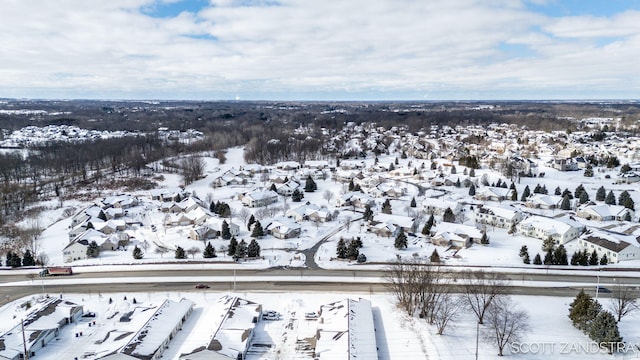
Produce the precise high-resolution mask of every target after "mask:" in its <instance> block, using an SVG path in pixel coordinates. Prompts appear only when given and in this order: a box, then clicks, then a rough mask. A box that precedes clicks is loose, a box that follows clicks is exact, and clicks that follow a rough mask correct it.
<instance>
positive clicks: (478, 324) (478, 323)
mask: <svg viewBox="0 0 640 360" xmlns="http://www.w3.org/2000/svg"><path fill="white" fill-rule="evenodd" d="M479 334H480V321H478V322H477V323H476V360H478V339H479V336H480V335H479Z"/></svg>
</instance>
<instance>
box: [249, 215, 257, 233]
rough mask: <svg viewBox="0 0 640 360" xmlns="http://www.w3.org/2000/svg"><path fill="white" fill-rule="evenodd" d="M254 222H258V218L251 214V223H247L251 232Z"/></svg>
mask: <svg viewBox="0 0 640 360" xmlns="http://www.w3.org/2000/svg"><path fill="white" fill-rule="evenodd" d="M254 222H256V218H255V216H253V214H251V216H250V217H249V221H248V222H247V230H249V231H251V225H253V223H254Z"/></svg>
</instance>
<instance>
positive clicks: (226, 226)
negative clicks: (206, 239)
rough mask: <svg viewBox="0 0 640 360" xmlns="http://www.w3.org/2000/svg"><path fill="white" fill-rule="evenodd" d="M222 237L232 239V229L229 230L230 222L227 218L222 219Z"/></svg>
mask: <svg viewBox="0 0 640 360" xmlns="http://www.w3.org/2000/svg"><path fill="white" fill-rule="evenodd" d="M221 236H222V238H223V239H225V240H229V239H231V231H230V230H229V224H227V220H222V235H221Z"/></svg>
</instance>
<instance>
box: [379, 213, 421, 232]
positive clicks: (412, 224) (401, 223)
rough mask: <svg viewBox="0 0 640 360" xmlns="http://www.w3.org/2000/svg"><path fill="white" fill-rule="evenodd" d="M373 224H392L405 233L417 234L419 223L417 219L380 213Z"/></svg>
mask: <svg viewBox="0 0 640 360" xmlns="http://www.w3.org/2000/svg"><path fill="white" fill-rule="evenodd" d="M371 223H372V224H373V225H375V224H379V223H384V224H390V225H393V226H395V227H396V228H400V229H402V230H403V231H404V232H415V231H416V229H417V228H418V222H417V221H416V219H415V218H412V217H409V216H402V215H391V214H384V213H378V214H376V215H374V216H373V220H372V221H371Z"/></svg>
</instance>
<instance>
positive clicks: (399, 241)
mask: <svg viewBox="0 0 640 360" xmlns="http://www.w3.org/2000/svg"><path fill="white" fill-rule="evenodd" d="M394 246H395V247H396V249H406V248H407V236H406V235H405V234H404V230H402V228H400V232H399V233H398V235H397V236H396V241H395V243H394Z"/></svg>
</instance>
